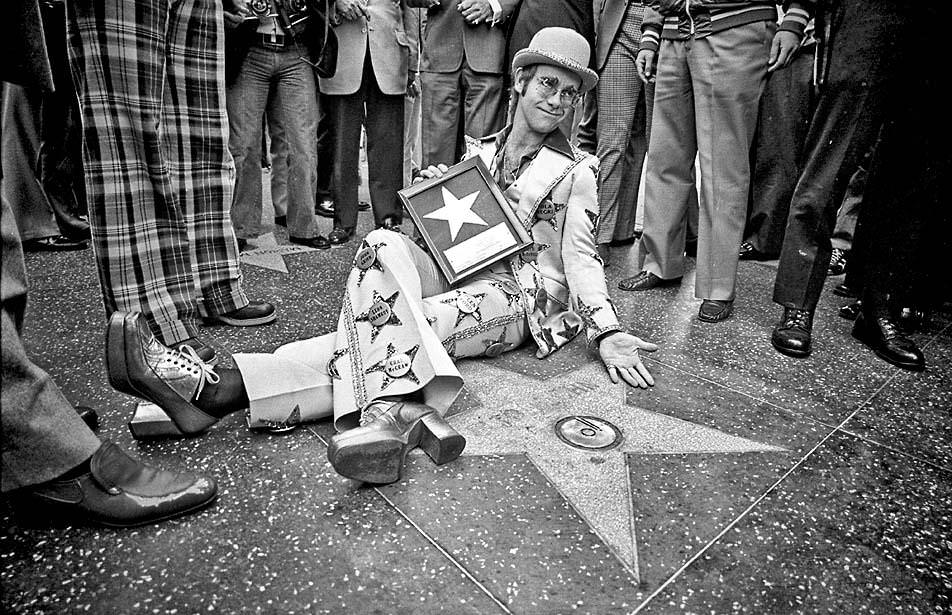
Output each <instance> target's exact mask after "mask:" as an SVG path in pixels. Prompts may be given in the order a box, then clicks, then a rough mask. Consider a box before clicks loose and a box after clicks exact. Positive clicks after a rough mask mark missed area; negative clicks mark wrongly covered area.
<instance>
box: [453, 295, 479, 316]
mask: <svg viewBox="0 0 952 615" xmlns="http://www.w3.org/2000/svg"><path fill="white" fill-rule="evenodd" d="M478 307H479V301H478V300H477V299H476V297H474V296H472V295H467V294H466V293H460V295H459V296H458V297H457V298H456V308H457V309H458V310H459V311H460V312H463V313H464V314H472V313H473V312H475V311H476V308H478Z"/></svg>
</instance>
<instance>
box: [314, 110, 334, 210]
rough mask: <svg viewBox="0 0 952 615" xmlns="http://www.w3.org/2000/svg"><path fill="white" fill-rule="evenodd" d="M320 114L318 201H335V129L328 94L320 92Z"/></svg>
mask: <svg viewBox="0 0 952 615" xmlns="http://www.w3.org/2000/svg"><path fill="white" fill-rule="evenodd" d="M318 98H319V100H320V104H319V105H318V108H319V111H320V115H319V118H318V121H317V201H318V202H321V201H333V200H334V193H333V186H332V184H333V179H334V131H333V130H331V121H330V120H331V118H330V113H328V110H327V107H328V105H329V103H328V101H327V98H328V97H327V96H325V95H323V94H319V95H318Z"/></svg>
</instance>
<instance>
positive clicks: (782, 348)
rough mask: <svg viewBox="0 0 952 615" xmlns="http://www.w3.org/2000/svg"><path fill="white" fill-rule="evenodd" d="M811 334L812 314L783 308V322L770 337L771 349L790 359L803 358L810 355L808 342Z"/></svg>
mask: <svg viewBox="0 0 952 615" xmlns="http://www.w3.org/2000/svg"><path fill="white" fill-rule="evenodd" d="M812 333H813V312H811V311H810V310H798V309H796V308H784V310H783V321H782V322H781V323H780V324H779V325H777V326H776V327H774V330H773V334H772V335H771V336H770V343H771V344H773V347H774V348H776V349H777V351H778V352H781V353H783V354H785V355H789V356H791V357H805V356H808V355H809V354H810V342H811V336H812Z"/></svg>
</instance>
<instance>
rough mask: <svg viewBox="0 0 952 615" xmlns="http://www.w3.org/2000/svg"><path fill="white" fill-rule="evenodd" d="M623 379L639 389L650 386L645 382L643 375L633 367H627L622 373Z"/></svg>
mask: <svg viewBox="0 0 952 615" xmlns="http://www.w3.org/2000/svg"><path fill="white" fill-rule="evenodd" d="M622 377H623V378H624V379H625V382H627V383H628V384H630V385H631V386H633V387H638V388H639V389H646V388H648V384H647V383H646V382H645V381H644V378H642V377H641V374H639V373H638V372H637V371H636V370H635V369H634V368H633V367H626V368H625V369H624V370H623V371H622Z"/></svg>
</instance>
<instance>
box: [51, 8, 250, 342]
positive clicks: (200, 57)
mask: <svg viewBox="0 0 952 615" xmlns="http://www.w3.org/2000/svg"><path fill="white" fill-rule="evenodd" d="M68 7H69V17H68V34H69V53H70V65H71V68H72V73H73V81H74V83H75V85H76V91H77V94H78V96H79V103H80V109H81V116H82V121H83V164H84V166H85V173H86V191H87V194H88V200H89V214H90V226H91V228H92V238H93V248H94V251H95V256H96V262H97V266H98V269H99V278H100V282H101V285H102V290H103V300H104V303H105V307H106V312H107V315H108V314H109V313H111V312H113V311H114V310H117V309H118V310H128V311H138V312H142V313H143V314H145V316H146V318H147V319H148V321H149V324H150V325H151V326H152V329H153V331H155V333H156V335H158V336H159V337H160V338H161V339H162V341H164V342H165V343H167V344H172V343H175V342H178V341H181V340H183V339H185V338H188V337H193V336H194V335H195V331H196V325H197V324H198V318H199V316H207V315H215V314H223V313H227V312H230V311H233V310H236V309H239V308H242V307H244V306H245V305H247V304H248V298H247V297H246V296H245V295H244V293H243V291H242V290H241V271H240V269H239V266H238V246H237V242H236V241H235V235H234V230H233V229H232V226H231V220H230V214H229V210H230V207H231V200H232V190H233V181H234V163H233V161H232V158H231V155H230V154H229V152H228V147H227V134H228V124H227V116H226V112H225V73H224V32H223V28H222V25H223V15H222V6H221V3H220V2H219V0H176V1H172V0H106V1H105V2H103V1H102V0H72V1H70V2H69V3H68Z"/></svg>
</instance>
